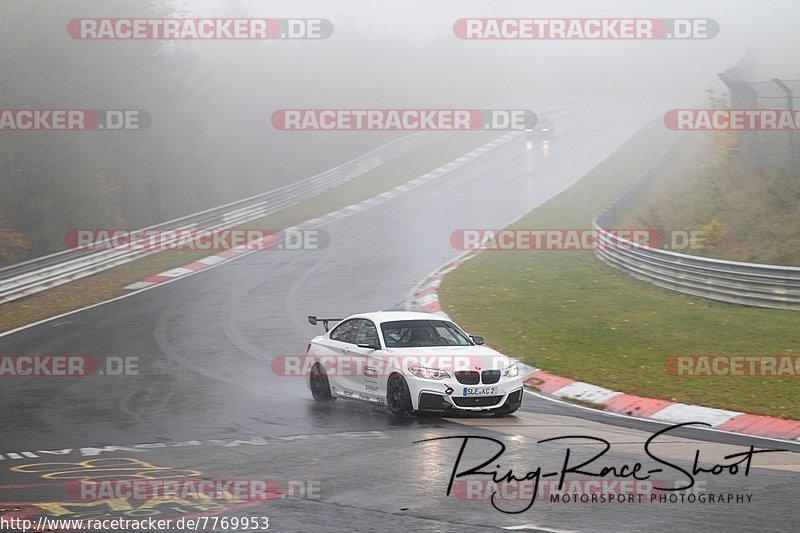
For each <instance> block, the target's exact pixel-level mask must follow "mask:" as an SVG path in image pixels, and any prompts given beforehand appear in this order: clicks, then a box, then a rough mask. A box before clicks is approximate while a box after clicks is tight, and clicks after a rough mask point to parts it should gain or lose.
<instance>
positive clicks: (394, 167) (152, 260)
mask: <svg viewBox="0 0 800 533" xmlns="http://www.w3.org/2000/svg"><path fill="white" fill-rule="evenodd" d="M496 136H497V135H496V133H494V134H493V133H485V132H463V133H454V134H452V135H450V136H448V137H446V138H444V139H442V140H440V141H437V142H434V143H431V144H429V145H426V146H422V147H420V148H417V149H415V150H412V151H410V152H408V153H406V154H403V155H401V156H399V157H397V158H394V159H391V160H389V161H387V162H386V163H383V164H382V165H380V166H378V167H376V168H374V169H372V170H370V171H368V172H366V173H364V174H362V175H361V176H358V177H357V178H354V179H352V180H350V181H348V182H347V183H345V184H343V185H341V186H339V187H336V188H335V189H331V190H330V191H326V192H325V193H323V194H320V195H317V196H315V197H314V198H310V199H308V200H306V201H303V202H300V203H299V204H297V205H295V206H292V207H291V208H289V209H286V210H284V211H281V212H279V213H275V214H274V215H270V216H267V217H263V218H260V219H258V220H254V221H252V222H248V223H246V224H243V225H242V226H241V227H244V228H251V229H264V230H275V231H277V230H280V229H283V228H287V227H289V226H293V225H296V224H299V223H301V222H304V221H306V220H309V219H311V218H315V217H319V216H322V215H324V214H325V213H328V212H330V211H335V210H337V209H341V208H342V207H345V206H348V205H350V204H352V203H355V202H359V201H361V200H366V199H367V198H371V197H373V196H375V195H377V194H380V193H382V192H384V191H387V190H389V189H391V188H392V187H395V186H397V185H400V184H403V183H406V182H408V181H410V180H412V179H414V178H416V177H418V176H420V175H422V174H425V173H426V172H429V171H431V170H433V169H435V168H437V167H439V166H441V165H443V164H445V163H448V162H450V161H452V160H453V159H456V158H458V157H460V156H462V155H464V153H466V152H469V151H471V150H473V149H474V148H476V147H478V146H480V145H482V144H484V143H486V142H488V141H490V140H491V139H492V138H494V137H496ZM213 253H215V252H208V251H206V252H202V251H167V252H161V253H158V254H154V255H151V256H148V257H145V258H142V259H139V260H136V261H133V262H131V263H127V264H125V265H122V266H119V267H117V268H113V269H110V270H107V271H105V272H101V273H99V274H96V275H94V276H90V277H87V278H84V279H81V280H77V281H73V282H71V283H67V284H65V285H61V286H59V287H55V288H53V289H50V290H47V291H44V292H41V293H39V294H35V295H32V296H29V297H27V298H23V299H20V300H16V301H13V302H9V303H6V304H3V305H0V332H3V331H8V330H11V329H14V328H17V327H20V326H24V325H25V324H30V323H33V322H36V321H39V320H43V319H46V318H48V317H52V316H57V315H60V314H62V313H66V312H69V311H72V310H74V309H80V308H82V307H86V306H88V305H92V304H96V303H99V302H103V301H106V300H110V299H112V298H116V297H118V296H121V295H123V294H125V293H127V292H128V291H126V290H125V289H124V288H123V287H125V286H126V285H129V284H131V283H134V282H136V281H141V280H142V279H144V278H146V277H148V276H151V275H153V274H157V273H159V272H163V271H165V270H168V269H170V268H175V267H179V266H181V265H185V264H187V263H190V262H192V261H195V260H197V259H200V258H202V257H206V256H208V255H212V254H213ZM265 253H270V252H265ZM274 253H280V252H274Z"/></svg>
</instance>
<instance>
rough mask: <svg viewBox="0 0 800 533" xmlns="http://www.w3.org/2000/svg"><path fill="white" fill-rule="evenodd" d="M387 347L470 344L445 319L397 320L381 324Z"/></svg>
mask: <svg viewBox="0 0 800 533" xmlns="http://www.w3.org/2000/svg"><path fill="white" fill-rule="evenodd" d="M381 331H382V332H383V339H384V341H385V342H386V347H387V348H419V347H422V346H471V345H472V342H471V341H470V340H469V338H468V337H467V336H466V335H464V334H463V333H462V332H461V330H459V329H458V328H457V327H456V325H455V324H453V323H452V322H448V321H446V320H397V321H395V322H384V323H383V324H381Z"/></svg>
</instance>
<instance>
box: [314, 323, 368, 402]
mask: <svg viewBox="0 0 800 533" xmlns="http://www.w3.org/2000/svg"><path fill="white" fill-rule="evenodd" d="M359 320H360V319H356V318H353V319H350V320H345V321H344V322H341V323H339V324H338V325H337V326H336V327H335V328H333V330H332V331H331V334H330V335H329V339H328V343H327V344H328V347H329V348H330V350H331V352H332V353H333V357H332V358H328V359H326V360H325V361H324V362H323V363H324V364H323V366H325V370H326V371H327V372H328V380H329V381H330V383H331V385H333V386H334V387H336V391H335V392H338V393H341V394H343V395H344V396H348V397H351V398H357V397H358V394H359V393H360V392H363V383H362V382H363V379H362V377H361V372H360V370H356V369H354V366H353V361H352V359H353V353H352V351H353V348H355V347H356V345H355V344H353V340H354V339H355V333H356V329H357V327H358V322H359ZM354 374H355V375H354Z"/></svg>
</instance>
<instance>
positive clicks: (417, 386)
mask: <svg viewBox="0 0 800 533" xmlns="http://www.w3.org/2000/svg"><path fill="white" fill-rule="evenodd" d="M308 319H309V322H310V323H311V324H312V325H316V324H318V323H319V322H322V323H323V324H324V326H325V330H326V332H325V333H324V334H323V335H319V336H317V337H314V338H313V339H311V342H310V343H309V345H308V349H307V360H306V363H307V365H308V366H307V368H308V369H309V371H308V375H307V381H306V383H307V386H308V388H309V389H310V390H311V394H312V396H313V397H314V399H315V400H316V401H318V402H326V403H327V402H332V401H333V400H335V399H336V398H350V399H358V400H364V401H368V402H373V403H376V404H382V405H386V406H387V407H388V408H389V410H390V411H391V412H392V413H393V414H395V415H396V416H409V415H412V414H414V413H415V412H420V411H425V412H434V413H442V414H445V415H448V414H457V413H464V412H484V413H493V414H496V415H498V416H505V415H509V414H511V413H513V412H514V411H516V410H517V409H519V407H520V406H521V405H522V396H523V390H522V375H521V369H520V365H519V363H517V362H516V361H515V360H513V359H511V358H509V357H507V356H505V355H503V354H501V353H499V352H497V351H495V350H493V349H491V348H489V347H488V346H484V345H483V344H484V340H483V338H481V337H478V336H472V335H468V334H467V333H465V332H464V331H463V330H462V329H461V328H459V327H458V326H457V325H456V324H454V323H453V322H451V321H450V320H447V319H444V318H443V317H441V316H439V315H435V314H429V313H414V312H399V311H385V312H375V313H364V314H358V315H352V316H350V317H347V318H344V319H322V318H317V317H314V316H309V317H308ZM331 322H336V323H337V324H336V326H335V327H333V329H331V330H330V331H328V326H329V323H331Z"/></svg>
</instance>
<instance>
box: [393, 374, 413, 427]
mask: <svg viewBox="0 0 800 533" xmlns="http://www.w3.org/2000/svg"><path fill="white" fill-rule="evenodd" d="M386 405H387V406H388V407H389V410H390V411H391V412H392V414H393V415H395V416H399V417H407V416H411V415H412V414H414V406H413V404H412V403H411V392H409V390H408V383H406V378H404V377H403V376H401V375H400V374H392V375H391V376H389V381H388V382H387V384H386Z"/></svg>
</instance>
